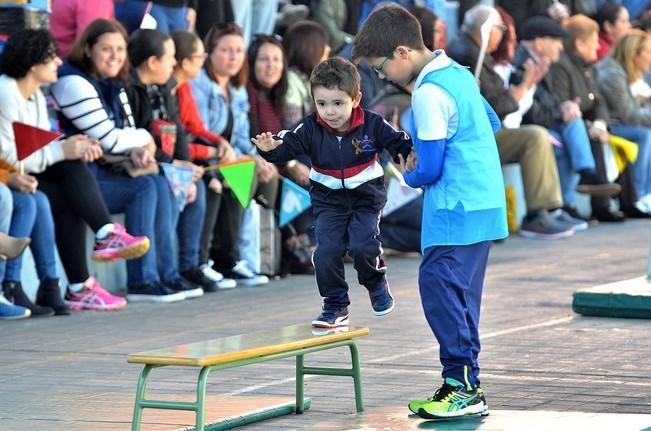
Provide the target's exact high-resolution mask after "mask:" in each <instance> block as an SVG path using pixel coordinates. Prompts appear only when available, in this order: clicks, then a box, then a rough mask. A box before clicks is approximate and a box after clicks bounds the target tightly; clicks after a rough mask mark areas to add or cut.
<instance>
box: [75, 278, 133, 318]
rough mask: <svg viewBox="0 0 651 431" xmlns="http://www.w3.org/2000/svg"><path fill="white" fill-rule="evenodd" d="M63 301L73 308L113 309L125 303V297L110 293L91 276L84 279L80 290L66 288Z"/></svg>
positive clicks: (117, 308) (119, 307)
mask: <svg viewBox="0 0 651 431" xmlns="http://www.w3.org/2000/svg"><path fill="white" fill-rule="evenodd" d="M65 301H66V304H68V306H69V307H70V308H71V309H73V310H95V311H115V310H119V309H121V308H124V306H125V305H127V300H126V299H124V298H122V297H121V296H115V295H111V294H110V293H109V292H107V291H106V290H104V288H103V287H102V286H101V285H100V284H99V283H98V282H97V280H95V279H94V278H93V277H90V278H89V279H88V280H86V282H85V283H84V288H83V289H82V290H81V291H79V292H71V291H70V290H67V291H66V296H65Z"/></svg>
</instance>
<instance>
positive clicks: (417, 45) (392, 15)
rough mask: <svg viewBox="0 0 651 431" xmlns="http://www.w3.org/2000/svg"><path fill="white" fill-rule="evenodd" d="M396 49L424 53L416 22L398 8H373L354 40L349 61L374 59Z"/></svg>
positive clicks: (389, 6)
mask: <svg viewBox="0 0 651 431" xmlns="http://www.w3.org/2000/svg"><path fill="white" fill-rule="evenodd" d="M399 45H403V46H406V47H408V48H413V49H425V44H424V43H423V36H422V34H421V28H420V24H419V23H418V20H417V19H416V18H415V17H414V16H413V15H412V14H411V13H409V11H407V9H405V8H403V7H402V6H398V5H393V4H389V5H386V6H382V7H379V8H377V9H376V10H375V11H373V13H371V14H370V15H369V17H368V18H367V19H366V21H364V24H363V25H362V28H360V29H359V31H358V32H357V36H355V42H354V43H353V58H354V59H357V58H373V57H375V58H378V57H385V56H387V55H390V54H391V53H393V51H394V50H395V49H396V47H398V46H399Z"/></svg>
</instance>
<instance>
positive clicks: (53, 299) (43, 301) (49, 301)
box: [36, 278, 70, 316]
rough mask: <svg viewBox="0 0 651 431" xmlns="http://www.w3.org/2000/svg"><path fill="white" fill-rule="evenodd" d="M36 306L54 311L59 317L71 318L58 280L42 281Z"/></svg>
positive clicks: (47, 279)
mask: <svg viewBox="0 0 651 431" xmlns="http://www.w3.org/2000/svg"><path fill="white" fill-rule="evenodd" d="M36 304H37V305H41V306H43V307H50V308H53V309H54V314H55V315H57V316H69V315H70V309H69V308H68V306H67V305H66V303H65V302H63V299H62V298H61V290H60V289H59V279H58V278H46V279H45V280H43V281H41V285H40V286H39V287H38V292H37V293H36Z"/></svg>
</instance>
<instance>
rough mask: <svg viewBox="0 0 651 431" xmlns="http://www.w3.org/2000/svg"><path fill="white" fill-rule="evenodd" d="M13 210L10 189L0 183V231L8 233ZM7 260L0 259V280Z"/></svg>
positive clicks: (3, 275) (2, 278)
mask: <svg viewBox="0 0 651 431" xmlns="http://www.w3.org/2000/svg"><path fill="white" fill-rule="evenodd" d="M13 212H14V199H13V197H12V196H11V190H9V187H7V186H6V185H4V184H2V183H0V232H2V233H7V234H8V233H9V227H10V226H11V213H13ZM6 266H7V262H6V261H4V260H0V281H2V280H4V279H5V267H6Z"/></svg>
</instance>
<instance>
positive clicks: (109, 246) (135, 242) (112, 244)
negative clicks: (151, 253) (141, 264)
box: [92, 223, 149, 262]
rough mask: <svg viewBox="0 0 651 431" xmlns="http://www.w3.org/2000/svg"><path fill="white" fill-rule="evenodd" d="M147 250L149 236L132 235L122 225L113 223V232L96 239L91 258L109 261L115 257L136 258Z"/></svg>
mask: <svg viewBox="0 0 651 431" xmlns="http://www.w3.org/2000/svg"><path fill="white" fill-rule="evenodd" d="M148 250H149V238H147V237H146V236H133V235H131V234H130V233H128V232H127V230H126V229H125V228H124V226H122V225H120V224H118V223H114V224H113V232H112V233H110V234H108V235H107V236H106V238H103V239H96V240H95V247H94V251H93V256H92V259H93V260H95V261H98V262H110V261H113V260H116V259H120V258H122V259H127V260H129V259H136V258H139V257H141V256H142V255H143V254H145V253H147V251H148Z"/></svg>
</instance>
